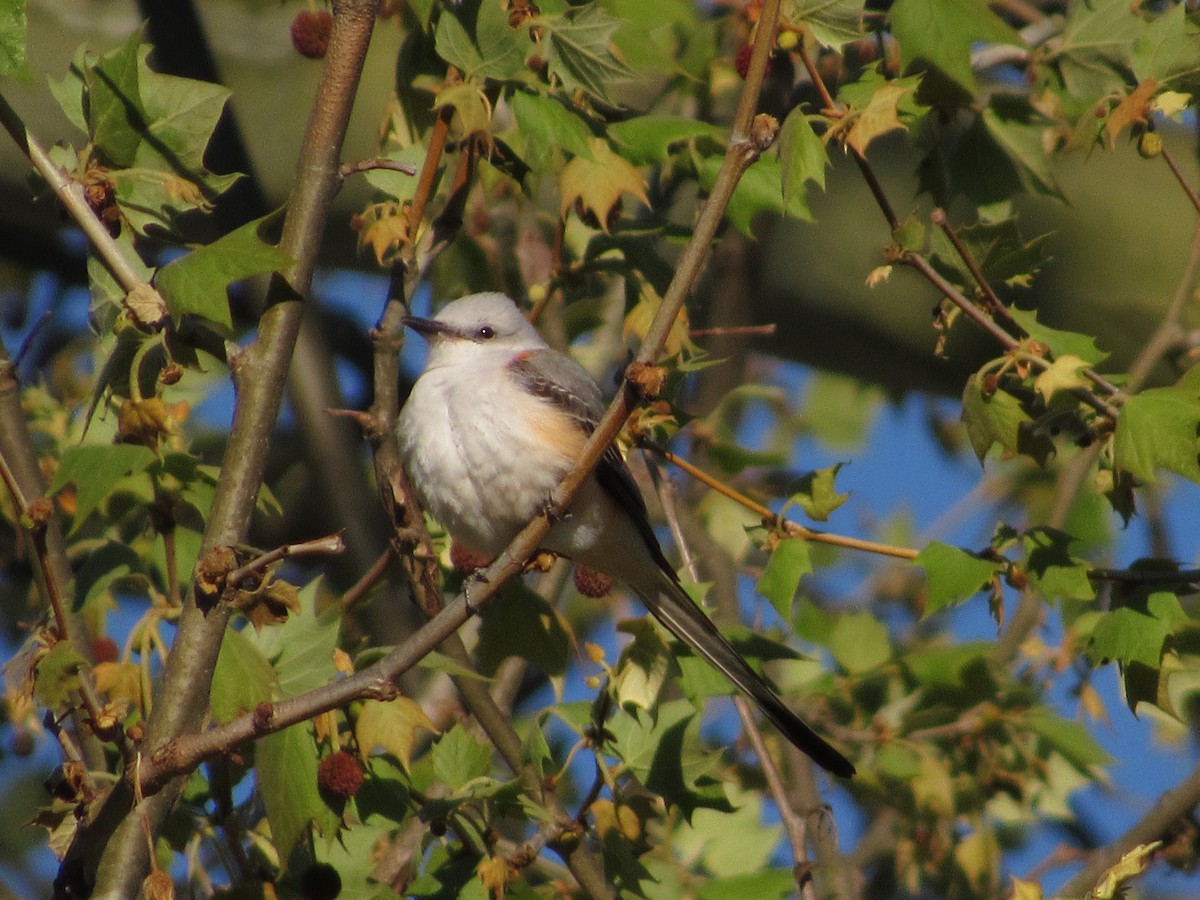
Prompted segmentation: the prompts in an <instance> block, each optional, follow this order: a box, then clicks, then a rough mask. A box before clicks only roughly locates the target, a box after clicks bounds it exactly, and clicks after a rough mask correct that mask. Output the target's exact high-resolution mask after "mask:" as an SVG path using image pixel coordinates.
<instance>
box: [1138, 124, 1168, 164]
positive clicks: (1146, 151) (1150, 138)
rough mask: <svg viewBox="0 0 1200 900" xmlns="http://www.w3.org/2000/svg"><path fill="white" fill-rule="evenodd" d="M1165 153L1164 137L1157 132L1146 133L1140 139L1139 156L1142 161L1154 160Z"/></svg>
mask: <svg viewBox="0 0 1200 900" xmlns="http://www.w3.org/2000/svg"><path fill="white" fill-rule="evenodd" d="M1162 151H1163V139H1162V135H1161V134H1159V133H1158V132H1157V131H1144V132H1142V136H1141V137H1140V138H1138V155H1139V156H1141V157H1142V159H1154V157H1156V156H1161V155H1162Z"/></svg>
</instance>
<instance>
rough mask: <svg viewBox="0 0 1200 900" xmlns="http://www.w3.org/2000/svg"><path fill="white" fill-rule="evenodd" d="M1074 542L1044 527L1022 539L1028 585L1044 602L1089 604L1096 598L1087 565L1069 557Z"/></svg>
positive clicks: (1068, 537)
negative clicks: (1056, 601) (1079, 602)
mask: <svg viewBox="0 0 1200 900" xmlns="http://www.w3.org/2000/svg"><path fill="white" fill-rule="evenodd" d="M1074 540H1075V539H1074V538H1073V537H1072V536H1071V535H1069V534H1067V533H1065V532H1062V531H1058V530H1056V529H1053V528H1048V527H1038V528H1031V529H1029V531H1027V532H1026V533H1025V535H1024V537H1023V539H1022V543H1023V544H1024V547H1025V569H1026V571H1027V572H1028V573H1029V582H1030V584H1031V585H1032V586H1033V588H1034V589H1035V590H1037V591H1038V592H1039V593H1040V594H1041V595H1042V596H1043V597H1045V598H1046V599H1047V600H1051V601H1052V600H1091V599H1093V598H1094V597H1095V596H1096V591H1095V589H1094V588H1093V587H1092V582H1091V580H1090V579H1089V578H1088V567H1087V564H1086V563H1084V562H1081V561H1080V560H1078V559H1076V558H1075V557H1074V556H1072V555H1071V553H1070V547H1071V544H1072V543H1073V542H1074Z"/></svg>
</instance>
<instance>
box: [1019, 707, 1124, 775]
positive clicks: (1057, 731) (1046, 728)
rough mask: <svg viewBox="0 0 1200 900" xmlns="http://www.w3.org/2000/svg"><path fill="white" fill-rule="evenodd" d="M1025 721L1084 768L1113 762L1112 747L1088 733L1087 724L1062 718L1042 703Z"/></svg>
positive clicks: (1063, 753)
mask: <svg viewBox="0 0 1200 900" xmlns="http://www.w3.org/2000/svg"><path fill="white" fill-rule="evenodd" d="M1025 724H1026V725H1028V726H1029V729H1030V731H1032V732H1033V733H1034V734H1036V735H1037V736H1038V737H1040V738H1041V739H1042V740H1044V741H1045V742H1046V743H1047V744H1049V745H1050V747H1051V748H1052V749H1054V750H1057V751H1058V752H1059V753H1061V754H1062V755H1063V756H1064V757H1066V759H1067V761H1068V762H1070V763H1071V764H1072V765H1074V766H1075V767H1077V768H1078V769H1080V770H1081V771H1087V770H1090V769H1092V768H1094V767H1097V766H1107V765H1109V764H1110V763H1111V762H1112V757H1111V756H1109V755H1108V751H1106V750H1105V749H1104V748H1103V747H1101V746H1100V745H1099V744H1098V743H1097V742H1096V739H1095V738H1094V737H1092V736H1091V735H1090V734H1088V730H1087V729H1086V728H1084V727H1083V725H1081V724H1079V723H1078V722H1069V721H1067V720H1066V719H1062V718H1059V717H1058V716H1057V715H1055V714H1054V712H1053V711H1052V710H1049V709H1047V708H1045V707H1041V706H1038V707H1034V708H1033V709H1031V710H1030V711H1029V713H1028V715H1026V717H1025Z"/></svg>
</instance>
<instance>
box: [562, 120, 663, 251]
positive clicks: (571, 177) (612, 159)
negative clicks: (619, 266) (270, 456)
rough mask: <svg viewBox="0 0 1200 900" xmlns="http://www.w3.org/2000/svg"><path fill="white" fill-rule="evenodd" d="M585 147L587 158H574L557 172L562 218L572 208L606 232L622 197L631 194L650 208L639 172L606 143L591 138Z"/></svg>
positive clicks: (601, 139)
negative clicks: (589, 156)
mask: <svg viewBox="0 0 1200 900" xmlns="http://www.w3.org/2000/svg"><path fill="white" fill-rule="evenodd" d="M588 146H589V148H590V150H591V158H590V159H588V158H586V157H583V156H576V157H575V158H574V159H572V160H571V161H570V162H569V163H567V164H566V165H565V166H564V167H563V170H562V172H561V173H559V176H558V189H559V194H560V195H561V197H562V199H561V201H560V203H559V212H560V214H561V215H562V217H563V218H564V219H565V218H566V217H567V213H568V212H569V211H570V210H571V208H572V207H575V209H576V210H578V211H579V212H580V214H581V215H582V216H583V217H584V218H589V217H590V218H592V219H594V220H595V222H596V225H597V227H599V228H601V229H602V230H603V231H605V232H607V231H608V226H609V222H610V220H611V218H612V216H613V214H614V213H615V212H616V210H617V206H618V204H619V203H620V202H621V197H622V195H624V194H632V195H633V196H634V197H635V198H636V199H638V200H641V201H642V203H644V204H645V205H646V206H649V205H650V198H649V197H647V196H646V187H645V181H644V180H643V179H642V173H641V172H639V171H638V170H637V167H636V166H634V165H633V164H632V163H630V162H629V161H628V160H626V159H625V158H623V157H621V156H619V155H618V154H616V153H614V152H613V151H612V149H611V148H610V147H609V146H608V142H607V141H605V140H604V139H603V138H592V139H591V140H590V141H589V142H588Z"/></svg>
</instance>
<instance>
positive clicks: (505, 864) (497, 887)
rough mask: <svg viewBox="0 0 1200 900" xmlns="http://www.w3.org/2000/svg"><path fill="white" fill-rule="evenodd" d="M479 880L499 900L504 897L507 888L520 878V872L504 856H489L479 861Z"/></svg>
mask: <svg viewBox="0 0 1200 900" xmlns="http://www.w3.org/2000/svg"><path fill="white" fill-rule="evenodd" d="M476 871H477V872H478V873H479V880H480V881H481V882H483V886H484V887H485V888H487V890H488V892H489V893H490V894H492V895H494V896H495V897H496V898H497V900H502V898H503V897H504V890H505V888H506V887H507V886H508V885H510V884H512V883H513V882H514V881H516V880H517V879H518V878H519V877H520V872H518V871H517V867H516V866H514V865H513V864H512V863H511V862H509V861H508V860H507V859H506V858H505V857H503V856H489V857H487V858H486V859H481V860H480V861H479V868H478V869H476Z"/></svg>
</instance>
